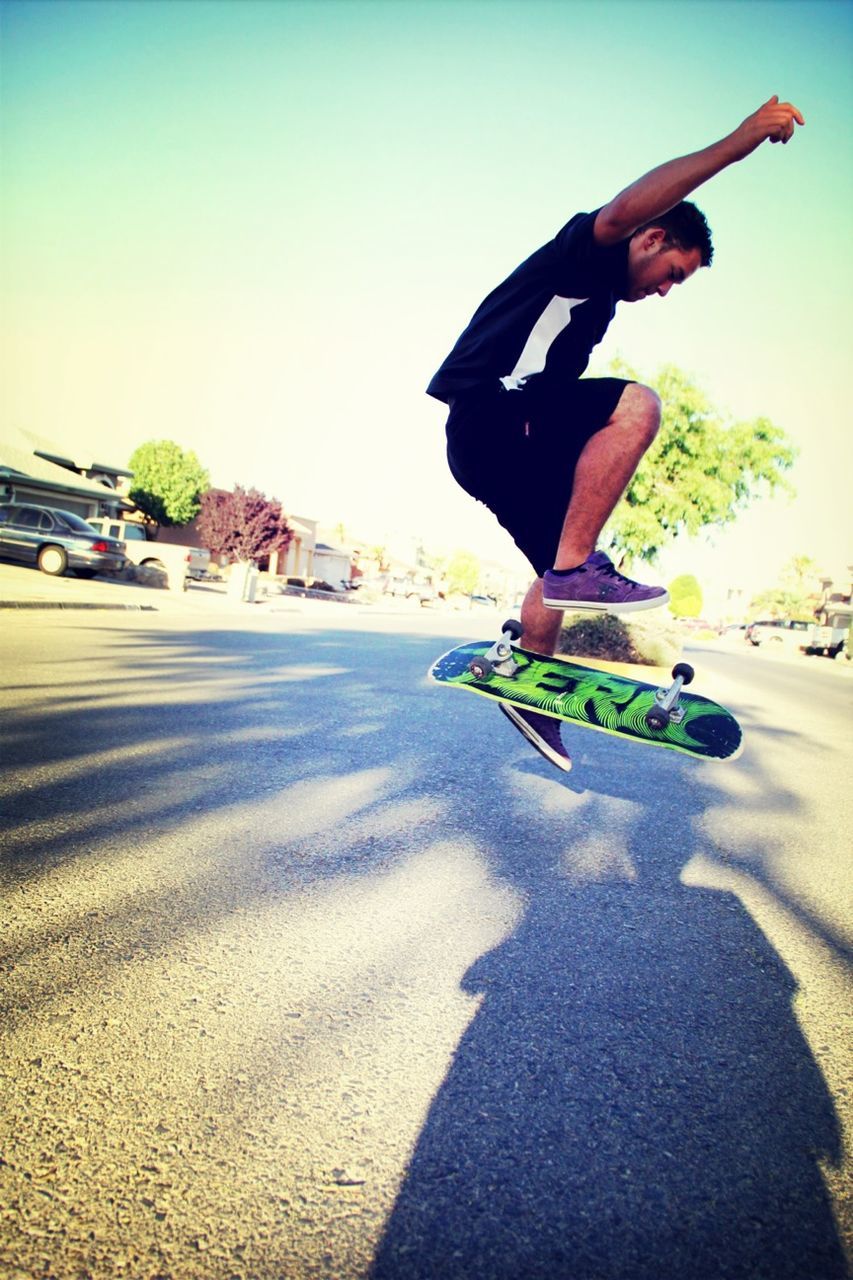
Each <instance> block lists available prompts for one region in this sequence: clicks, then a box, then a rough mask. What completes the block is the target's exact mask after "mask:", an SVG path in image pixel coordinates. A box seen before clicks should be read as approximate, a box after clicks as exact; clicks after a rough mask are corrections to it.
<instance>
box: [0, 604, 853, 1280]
mask: <svg viewBox="0 0 853 1280" xmlns="http://www.w3.org/2000/svg"><path fill="white" fill-rule="evenodd" d="M486 625H487V623H486V621H485V620H484V621H483V623H481V627H480V629H481V630H482V629H483V628H484V627H485V626H486ZM488 625H490V626H491V625H492V623H491V620H489V622H488ZM475 629H476V628H475ZM464 634H472V631H471V623H470V620H465V623H464V626H463V623H462V621H455V620H454V619H453V618H452V617H446V618H436V617H432V616H428V615H426V614H424V616H423V617H421V616H420V615H416V616H413V617H412V618H411V619H409V620H408V621H406V620H404V619H403V618H393V617H391V618H385V619H383V618H382V617H381V616H378V617H377V616H373V617H371V616H368V615H366V614H364V613H362V612H360V611H358V610H350V611H346V610H343V609H338V608H333V609H330V611H329V612H327V613H326V614H325V615H324V616H317V615H316V614H311V615H310V616H309V615H307V614H301V613H299V612H298V611H294V610H293V609H291V608H289V607H288V606H287V605H286V604H283V605H282V606H281V608H280V609H277V610H273V609H266V611H264V612H261V611H255V612H253V611H252V610H251V609H247V611H246V612H245V613H244V614H237V613H236V612H232V613H231V614H225V613H223V614H222V615H221V616H219V615H212V614H206V615H204V616H201V615H198V614H194V613H192V612H184V613H181V612H180V610H179V609H178V608H177V607H176V608H175V610H173V611H172V612H170V611H169V610H165V611H161V612H159V613H143V614H140V613H132V614H130V613H109V614H105V613H101V614H99V613H96V612H93V613H81V614H73V613H66V612H61V613H59V614H58V613H53V614H49V613H38V612H33V613H29V614H16V615H15V616H14V617H13V618H9V615H7V616H6V618H4V627H3V636H2V641H0V646H2V670H3V672H4V675H5V681H6V684H7V690H6V693H5V710H4V724H3V765H4V782H3V790H2V832H3V849H4V852H3V861H2V956H3V962H2V963H3V978H2V1011H0V1012H2V1025H3V1029H4V1034H3V1038H2V1044H0V1074H2V1096H3V1104H2V1118H1V1119H0V1274H2V1275H3V1276H4V1277H7V1276H8V1277H11V1278H15V1280H18V1278H20V1277H31V1276H33V1277H35V1276H38V1277H42V1276H51V1277H55V1278H56V1280H70V1278H71V1277H75V1278H76V1277H81V1276H87V1277H93V1278H94V1280H107V1278H109V1280H112V1278H113V1277H116V1276H128V1277H134V1280H135V1278H136V1277H145V1278H146V1280H147V1278H152V1280H153V1278H154V1277H164V1278H166V1277H168V1278H170V1280H227V1278H229V1277H240V1278H241V1280H272V1278H274V1277H275V1278H279V1277H281V1278H284V1277H286V1278H287V1280H301V1278H302V1277H306V1278H308V1277H312V1278H313V1277H326V1278H328V1280H332V1278H335V1280H349V1278H350V1277H361V1276H367V1275H369V1274H372V1275H373V1276H374V1277H376V1278H377V1280H378V1278H379V1277H382V1278H387V1277H395V1278H396V1277H400V1280H403V1278H405V1280H408V1278H409V1277H417V1276H423V1277H435V1278H436V1280H437V1278H438V1277H442V1278H445V1277H460V1278H461V1277H465V1278H466V1280H480V1278H483V1280H493V1278H494V1280H497V1278H501V1280H503V1278H505V1277H506V1278H507V1280H509V1278H510V1277H512V1278H513V1280H519V1278H521V1277H525V1278H526V1277H528V1276H543V1277H544V1276H548V1277H549V1278H553V1277H560V1276H565V1277H571V1278H572V1280H585V1278H587V1277H588V1278H590V1280H591V1278H593V1277H595V1280H611V1278H612V1277H624V1280H629V1278H630V1280H638V1278H642V1277H649V1278H650V1280H651V1277H655V1280H659V1277H660V1276H662V1275H669V1276H675V1275H679V1276H681V1275H683V1276H688V1275H689V1276H690V1277H692V1280H704V1278H705V1277H750V1278H751V1280H754V1278H755V1277H764V1276H766V1277H768V1278H770V1277H772V1280H780V1278H782V1277H791V1278H792V1280H793V1278H796V1280H803V1278H804V1277H806V1276H809V1277H812V1278H813V1280H818V1278H823V1277H836V1276H842V1275H845V1274H847V1271H846V1267H845V1263H844V1256H843V1249H844V1244H845V1242H846V1244H847V1247H848V1248H849V1243H850V1239H851V1230H852V1228H851V1224H853V1208H852V1207H851V1202H850V1198H849V1184H850V1180H849V1162H848V1163H847V1164H845V1158H844V1152H845V1150H847V1151H849V1144H850V1136H851V1129H853V1123H851V1117H850V1107H849V1099H850V1085H851V1081H850V1076H851V1071H850V1057H849V1045H850V1043H851V1036H850V1020H849V1010H850V977H849V973H850V970H849V956H850V951H849V945H850V924H851V911H850V891H849V873H848V870H847V864H846V860H847V855H848V850H849V843H850V841H849V831H850V818H851V813H850V789H849V778H850V766H851V742H850V731H849V726H850V710H851V701H852V700H853V681H851V679H850V678H849V676H848V677H845V675H844V674H843V673H841V672H839V671H836V670H835V669H834V668H833V666H832V664H829V663H824V664H821V663H820V661H819V660H817V659H815V660H813V661H812V662H803V663H799V664H794V663H786V662H774V661H772V659H769V658H768V657H767V656H766V655H762V654H760V653H753V652H749V651H744V649H743V647H742V645H741V644H737V645H735V644H730V645H729V646H728V647H726V648H724V647H722V646H718V647H716V648H712V647H709V648H708V649H707V650H705V651H703V650H697V651H695V652H693V653H692V654H690V655H688V656H690V657H691V660H692V661H694V662H695V664H696V666H697V669H698V673H699V674H698V675H697V681H696V684H695V685H694V688H696V689H698V690H699V691H700V692H706V693H709V694H710V695H712V696H716V697H718V698H719V699H720V700H722V701H724V702H726V703H727V704H728V705H730V706H732V708H733V709H735V710H736V711H737V713H738V714H739V715H740V717H741V718H742V720H743V722H744V725H745V728H746V732H747V743H746V748H745V751H744V753H743V755H742V757H741V758H740V760H738V761H737V762H734V763H731V764H722V765H705V764H697V763H695V762H693V761H690V760H687V759H685V758H683V757H680V756H678V755H676V754H672V753H667V752H662V751H653V750H649V749H648V748H644V747H641V746H634V745H626V744H623V743H620V742H618V741H615V740H614V739H612V738H610V737H607V736H604V735H598V734H594V733H590V732H581V731H574V732H571V731H569V733H568V734H567V742H568V743H569V745H570V747H571V749H572V751H573V754H574V756H575V767H574V770H573V772H572V773H571V774H569V775H567V776H563V775H560V774H558V773H557V772H556V771H555V770H553V769H552V768H551V767H550V766H549V765H548V764H547V763H546V762H545V761H543V760H541V759H540V758H539V757H538V756H537V755H536V754H535V753H534V752H533V751H532V750H531V749H530V748H529V747H528V746H527V745H526V744H525V743H524V742H523V740H522V739H521V737H520V736H519V735H518V734H517V733H516V732H515V731H514V730H513V729H512V727H511V726H510V725H509V724H508V723H507V722H505V720H504V718H503V717H501V716H500V715H498V713H497V711H496V710H495V709H494V708H492V707H489V706H488V705H487V704H486V703H485V701H484V700H480V699H475V698H469V697H466V696H464V695H460V694H458V693H455V692H453V691H449V690H444V689H439V688H436V687H432V686H430V685H428V684H427V682H426V681H425V679H424V673H425V671H426V669H427V667H428V665H429V662H430V661H431V659H432V658H433V657H435V656H436V655H437V654H438V653H439V652H441V651H442V649H443V648H447V647H449V646H450V644H452V643H454V642H455V641H456V640H457V639H459V638H460V636H462V635H464Z"/></svg>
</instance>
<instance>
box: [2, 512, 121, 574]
mask: <svg viewBox="0 0 853 1280" xmlns="http://www.w3.org/2000/svg"><path fill="white" fill-rule="evenodd" d="M0 555H2V556H5V557H8V559H10V560H22V561H24V562H25V563H27V564H35V565H38V567H39V569H41V571H42V573H49V574H51V575H52V576H54V577H58V576H60V575H62V574H63V573H65V572H66V570H68V569H72V570H73V571H74V573H76V575H77V577H78V578H94V576H95V574H96V573H120V572H121V570H122V569H124V567H125V565H126V564H127V557H126V556H125V554H124V543H123V542H119V541H118V539H117V538H106V537H104V535H103V534H102V533H99V532H98V530H97V529H93V528H92V526H91V525H90V524H88V523H87V521H85V520H83V519H82V517H81V516H78V515H75V514H74V512H73V511H57V510H55V509H54V508H53V507H37V506H33V505H31V504H29V503H15V504H4V505H2V506H0Z"/></svg>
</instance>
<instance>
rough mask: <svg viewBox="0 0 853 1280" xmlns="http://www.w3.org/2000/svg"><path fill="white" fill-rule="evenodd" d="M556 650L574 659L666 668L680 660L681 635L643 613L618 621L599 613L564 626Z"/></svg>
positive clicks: (674, 626) (670, 623)
mask: <svg viewBox="0 0 853 1280" xmlns="http://www.w3.org/2000/svg"><path fill="white" fill-rule="evenodd" d="M558 651H559V652H560V653H562V654H565V655H567V656H570V657H576V658H600V659H603V660H604V661H605V662H626V663H643V664H646V665H649V666H655V667H666V666H671V665H672V663H673V662H677V661H678V658H679V657H680V654H681V636H680V632H679V629H678V626H677V624H676V623H674V622H673V621H671V620H666V619H662V618H660V617H648V616H646V615H645V614H639V615H631V616H630V617H627V618H620V617H615V616H614V615H613V614H610V613H599V614H593V615H592V616H591V617H588V618H584V617H580V618H576V619H575V620H574V621H570V622H569V623H568V625H567V626H564V627H563V629H562V631H561V633H560V640H559V643H558Z"/></svg>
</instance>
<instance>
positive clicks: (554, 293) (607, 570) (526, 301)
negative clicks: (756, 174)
mask: <svg viewBox="0 0 853 1280" xmlns="http://www.w3.org/2000/svg"><path fill="white" fill-rule="evenodd" d="M804 123H805V122H804V120H803V117H802V115H801V113H800V112H799V111H798V110H797V108H796V107H794V106H792V105H791V103H789V102H779V99H778V98H777V97H775V96H774V97H772V98H770V100H769V101H768V102H765V103H764V105H763V106H761V107H759V109H758V110H757V111H755V112H754V113H753V114H752V115H750V116H748V117H747V118H746V119H745V120H744V121H743V123H742V124H740V125H739V126H738V127H737V128H736V129H735V130H734V131H733V132H732V133H730V134H728V135H727V136H726V137H724V138H722V139H721V140H720V141H719V142H715V143H712V144H711V145H710V146H708V147H705V148H703V149H702V150H701V151H696V152H693V153H692V154H690V155H686V156H682V157H680V158H679V159H676V160H670V161H668V162H667V163H665V164H662V165H659V166H658V167H657V168H655V169H652V170H651V171H650V172H649V173H647V174H645V175H644V176H643V177H642V178H639V179H637V181H636V182H633V183H632V184H631V185H630V186H628V187H626V188H625V189H624V191H621V192H620V193H619V194H618V195H617V196H615V197H614V199H612V200H611V201H609V203H608V204H605V205H602V207H601V208H600V209H596V210H593V211H592V212H591V213H577V214H575V216H574V217H573V218H571V219H570V220H569V221H568V222H567V223H566V225H565V226H564V227H563V229H562V230H561V231H559V232H558V233H557V235H556V236H555V238H554V239H553V240H552V241H550V243H548V244H546V245H544V246H543V247H542V248H541V249H539V250H537V251H536V252H535V253H534V254H533V255H532V256H531V257H529V258H528V259H527V260H526V261H525V262H523V263H522V264H521V266H520V267H518V268H517V269H516V270H515V271H514V272H513V273H512V275H510V276H509V277H508V279H506V280H505V281H504V282H503V283H502V284H500V285H498V287H497V288H496V289H495V290H494V291H493V292H492V293H490V294H489V296H488V297H487V298H486V299H485V300H484V301H483V302H482V303H481V305H480V306H479V308H478V309H477V311H476V312H475V314H474V316H473V318H472V319H471V321H470V323H469V324H468V327H467V328H466V329H465V330H464V332H463V333H462V335H461V337H460V338H459V340H458V341H457V343H456V345H455V347H454V348H453V350H452V351H451V352H450V354H449V355H448V357H447V359H446V360H445V361H444V363H443V364H442V365H441V368H440V369H439V370H438V372H437V373H436V374H435V376H434V377H433V379H432V381H431V382H430V384H429V387H428V388H427V391H428V393H429V394H430V395H431V396H434V397H435V398H436V399H437V400H442V401H444V402H445V403H446V404H447V406H448V408H449V411H450V412H449V416H448V419H447V456H448V462H449V464H450V470H451V472H452V474H453V476H454V478H455V479H456V481H457V482H458V483H459V484H460V485H461V486H462V488H463V489H465V490H466V492H467V493H469V494H471V496H472V497H474V498H476V499H478V500H479V501H481V502H483V503H484V504H485V505H486V506H487V507H488V508H489V509H490V510H491V511H492V512H493V513H494V515H495V516H496V517H497V518H498V520H499V521H500V523H501V524H502V525H503V526H504V528H505V529H507V530H508V532H509V533H510V534H511V535H512V537H513V538H514V540H515V542H516V544H517V546H518V547H519V548H520V549H521V550H522V551H523V552H524V554H525V556H526V557H527V559H528V560H529V561H530V563H531V564H532V566H533V568H534V570H535V573H536V579H535V581H534V583H533V585H532V586H531V587H530V589H529V591H528V592H527V595H526V597H525V600H524V604H523V606H522V610H521V621H522V625H523V627H524V634H523V636H522V639H521V643H522V644H523V645H524V646H525V647H526V648H528V649H533V650H535V651H536V652H538V653H543V654H548V655H550V654H553V653H554V651H555V648H556V644H557V639H558V637H559V634H560V628H561V625H562V618H563V611H564V610H566V609H569V610H593V611H599V612H608V613H624V612H628V611H630V610H636V609H650V608H654V607H655V606H656V605H662V604H665V603H666V601H667V600H668V598H669V596H668V593H667V592H666V591H665V590H664V589H663V588H662V587H650V586H644V585H642V584H641V583H639V582H634V581H632V580H631V579H630V578H627V577H625V576H624V575H623V574H621V573H619V572H618V571H617V570H616V568H615V567H614V566H613V564H612V563H611V561H610V559H609V558H608V556H607V555H605V554H604V552H602V551H596V549H595V547H596V542H597V540H598V538H599V535H600V534H601V530H602V529H603V527H604V524H605V522H606V521H607V519H608V517H609V516H610V514H611V512H612V511H613V509H614V507H615V506H616V504H617V502H618V501H619V499H620V498H621V496H622V494H623V493H624V491H625V489H626V487H627V485H628V483H629V482H630V480H631V477H632V476H633V474H634V472H635V471H636V469H637V467H638V466H639V463H640V461H641V459H642V457H643V455H644V453H645V452H646V450H647V449H648V448H649V446H650V445H651V443H652V441H653V440H654V438H655V436H656V434H657V430H658V426H659V424H660V415H661V406H660V400H659V399H658V396H657V394H656V392H654V391H653V390H651V388H649V387H644V386H641V385H640V384H639V383H635V382H626V381H625V380H623V379H620V378H583V377H582V376H581V375H582V374H583V372H584V370H585V369H586V366H587V364H588V362H589V357H590V353H591V351H592V349H593V347H594V346H595V345H596V344H597V343H599V342H600V341H601V339H602V337H603V336H604V333H605V331H606V329H607V327H608V325H609V324H610V321H611V320H612V319H613V316H614V315H615V312H616V305H617V303H619V302H639V301H640V300H641V299H642V298H648V297H651V296H652V295H653V294H657V295H658V296H659V297H662V298H663V297H666V295H667V294H668V293H669V291H670V289H672V287H673V285H677V284H683V283H684V281H685V280H688V279H689V278H690V277H691V276H692V275H693V274H694V273H695V272H696V271H697V270H698V269H699V267H700V266H703V267H707V266H710V264H711V258H712V256H713V247H712V244H711V234H710V230H709V228H708V224H707V222H706V221H705V217H704V215H703V214H702V213H701V212H700V211H699V209H697V208H696V206H695V205H694V204H692V203H691V202H690V201H688V200H686V199H685V196H687V195H688V194H689V193H690V192H692V191H694V190H695V189H696V187H699V186H701V185H702V183H704V182H707V180H708V179H709V178H712V177H714V175H715V174H717V173H719V172H720V171H721V170H722V169H725V168H727V167H728V166H729V165H731V164H734V163H736V162H737V161H739V160H743V159H745V157H746V156H748V155H750V154H751V152H753V151H754V150H755V149H756V147H758V146H759V145H760V144H761V143H762V142H764V141H770V142H788V141H789V140H790V138H791V137H792V136H793V133H794V128H795V125H802V124H804ZM501 709H502V710H503V711H504V712H505V714H506V715H508V716H509V717H510V719H511V720H512V722H513V724H514V725H515V726H516V728H518V729H520V730H521V732H522V733H523V734H524V735H525V737H527V738H528V739H529V740H530V741H531V742H532V743H533V745H534V746H535V747H536V748H537V749H538V750H539V751H541V752H542V754H543V755H545V756H546V757H547V758H548V759H549V760H551V762H552V763H553V764H555V765H557V767H558V768H561V769H569V768H571V760H570V759H569V756H568V753H567V752H566V749H565V747H564V746H563V743H562V740H561V738H560V725H559V721H557V720H553V719H551V718H550V717H548V716H542V715H539V714H538V713H536V712H529V711H525V710H520V709H519V708H516V707H511V706H508V705H507V704H505V703H502V704H501Z"/></svg>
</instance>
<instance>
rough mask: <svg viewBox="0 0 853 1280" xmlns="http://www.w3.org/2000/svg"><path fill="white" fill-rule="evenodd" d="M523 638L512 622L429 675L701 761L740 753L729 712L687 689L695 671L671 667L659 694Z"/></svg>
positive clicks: (451, 654) (449, 656)
mask: <svg viewBox="0 0 853 1280" xmlns="http://www.w3.org/2000/svg"><path fill="white" fill-rule="evenodd" d="M520 636H521V624H520V623H519V622H516V621H515V620H514V619H511V620H510V621H509V622H505V623H504V626H503V634H502V635H501V637H500V639H499V640H496V641H495V642H494V643H491V642H490V641H488V640H480V641H478V640H475V641H471V642H470V643H468V644H461V645H457V647H456V648H455V649H450V650H449V651H448V652H447V653H445V654H443V655H442V656H441V657H440V658H438V659H437V660H436V661H435V662H434V663H433V665H432V666H431V667H430V670H429V672H428V675H429V678H430V680H433V681H434V682H435V683H436V684H447V685H451V686H452V687H453V688H456V689H468V690H469V691H470V692H471V693H479V694H482V695H483V696H484V697H487V698H495V699H496V700H497V701H499V702H511V703H513V704H514V705H515V706H517V707H530V708H533V709H534V710H536V711H540V712H542V713H544V714H545V715H549V716H553V717H554V718H555V719H557V720H565V721H567V722H568V723H569V724H576V725H582V726H586V727H587V728H589V729H598V730H600V731H601V732H603V733H611V734H615V735H616V736H617V737H622V738H630V739H632V740H633V741H635V742H645V743H648V745H649V746H654V747H668V748H669V749H670V750H671V751H681V752H683V753H684V754H685V755H689V756H695V757H698V758H700V759H706V760H730V759H732V757H733V756H735V755H736V754H737V753H738V752H739V751H740V747H741V737H742V735H741V728H740V725H739V724H738V722H737V720H736V719H735V718H734V716H733V715H732V713H731V712H730V711H727V710H726V708H725V707H721V706H720V705H719V703H717V702H713V701H712V700H711V699H710V698H705V697H703V696H702V695H701V694H694V693H685V692H684V687H685V685H688V684H690V682H691V681H692V679H693V674H694V673H693V668H692V667H691V666H689V665H688V664H687V663H686V662H680V663H678V664H677V665H676V666H675V667H674V668H673V671H672V684H671V685H669V686H668V687H666V688H660V689H659V688H656V687H655V685H653V684H647V683H646V682H644V681H642V680H633V679H631V677H630V676H622V675H615V674H611V673H609V672H605V671H596V670H595V669H594V668H592V667H584V666H580V665H579V664H578V663H575V662H571V661H569V660H567V659H563V658H548V657H545V656H544V655H543V654H541V653H533V652H532V651H531V650H529V649H522V648H520V647H519V645H518V644H517V643H516V641H517V640H518V639H519V638H520Z"/></svg>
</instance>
